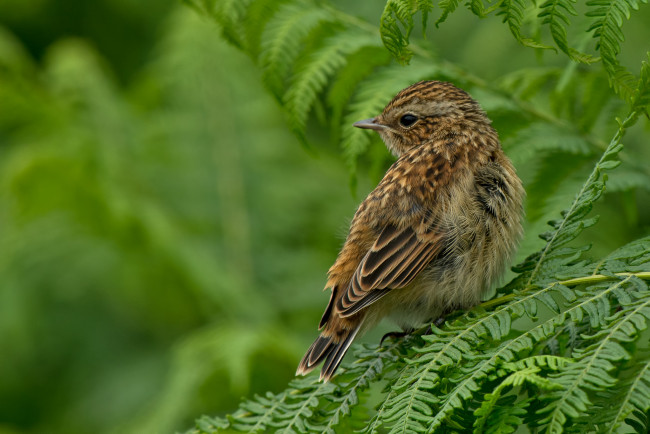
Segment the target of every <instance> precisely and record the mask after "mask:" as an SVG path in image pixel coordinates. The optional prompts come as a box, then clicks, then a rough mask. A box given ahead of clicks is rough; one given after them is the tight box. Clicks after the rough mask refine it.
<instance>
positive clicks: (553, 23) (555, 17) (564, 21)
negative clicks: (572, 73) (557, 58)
mask: <svg viewBox="0 0 650 434" xmlns="http://www.w3.org/2000/svg"><path fill="white" fill-rule="evenodd" d="M573 3H575V0H547V1H546V2H544V4H542V5H541V6H540V9H541V12H540V13H539V15H538V17H539V18H544V19H543V20H542V24H546V25H548V27H549V29H550V31H551V36H552V37H553V41H555V44H556V45H557V47H558V48H559V49H560V50H562V51H563V52H564V53H565V54H567V55H568V56H569V57H570V58H571V59H572V60H576V61H578V62H583V63H591V62H594V61H595V59H594V58H593V57H592V56H590V55H588V54H585V53H581V52H580V51H578V50H577V49H575V48H573V47H571V46H569V41H568V40H567V33H566V27H567V26H569V25H570V24H571V21H570V19H569V17H568V15H574V16H575V15H578V13H577V12H576V10H575V8H574V7H573Z"/></svg>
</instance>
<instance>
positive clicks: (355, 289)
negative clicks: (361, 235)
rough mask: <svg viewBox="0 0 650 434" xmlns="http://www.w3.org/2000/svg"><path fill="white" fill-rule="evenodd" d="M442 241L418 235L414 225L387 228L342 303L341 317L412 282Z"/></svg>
mask: <svg viewBox="0 0 650 434" xmlns="http://www.w3.org/2000/svg"><path fill="white" fill-rule="evenodd" d="M439 238H440V237H439V236H436V234H435V233H432V232H426V233H423V234H418V233H416V231H415V230H414V229H413V227H412V226H407V227H405V228H403V229H398V228H397V227H396V226H394V225H388V226H386V227H385V228H384V229H383V230H382V232H381V233H380V235H379V237H377V240H376V241H375V243H374V244H373V246H372V248H371V249H370V251H368V253H367V254H366V256H365V257H364V258H363V260H362V261H361V263H360V264H359V266H358V267H357V269H356V271H355V273H354V275H353V276H352V279H351V280H350V284H349V285H348V287H347V289H346V290H345V292H344V293H343V294H342V296H341V298H340V299H339V300H338V303H337V310H338V311H339V315H341V316H342V317H348V316H351V315H354V314H355V313H357V312H359V310H361V309H363V308H365V307H366V306H368V305H370V304H372V303H374V302H375V301H377V300H379V299H380V298H381V297H383V296H384V295H386V294H387V293H388V292H389V291H390V289H395V288H403V287H405V286H406V285H408V284H409V283H411V282H412V281H413V279H414V278H415V276H417V275H418V273H419V272H420V271H422V269H423V268H424V267H425V266H426V265H427V264H429V262H431V260H432V259H433V258H434V257H435V255H436V253H437V252H438V251H439V250H440V242H439Z"/></svg>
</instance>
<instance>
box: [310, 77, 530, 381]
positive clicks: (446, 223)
mask: <svg viewBox="0 0 650 434" xmlns="http://www.w3.org/2000/svg"><path fill="white" fill-rule="evenodd" d="M355 126H357V127H359V128H367V129H373V130H376V131H377V132H378V133H379V134H380V136H381V137H382V139H383V140H384V142H385V144H386V146H387V147H388V149H390V150H391V152H392V153H393V154H395V155H396V156H397V157H398V158H397V161H396V162H395V163H394V164H393V165H392V166H391V167H390V168H389V169H388V171H387V172H386V174H385V176H384V178H383V179H382V180H381V182H380V183H379V185H378V186H377V187H376V188H375V189H374V190H373V191H372V192H371V193H370V194H369V195H368V197H367V198H366V199H365V200H364V201H363V202H362V203H361V205H360V206H359V208H358V209H357V212H356V214H355V215H354V218H353V220H352V222H351V224H350V231H349V233H348V236H347V239H346V241H345V244H344V245H343V248H342V249H341V252H340V253H339V255H338V258H337V259H336V262H335V263H334V265H333V266H332V267H331V268H330V270H329V273H328V280H327V284H326V288H330V289H331V291H332V292H331V296H330V301H329V303H328V305H327V308H326V309H325V313H324V314H323V317H322V318H321V321H320V324H319V328H320V329H321V334H320V336H319V337H318V338H317V339H316V341H315V342H314V343H313V344H312V345H311V347H310V348H309V349H308V350H307V353H306V354H305V356H304V357H303V359H302V361H301V362H300V365H299V366H298V371H297V373H298V374H303V375H304V374H307V373H308V372H310V371H312V370H313V369H314V368H315V367H316V366H317V365H318V364H320V363H321V362H324V364H323V368H322V370H321V379H324V380H326V381H327V380H329V379H330V378H331V377H332V375H334V372H335V371H336V369H337V367H338V366H339V364H340V363H341V360H342V359H343V356H344V355H345V353H346V351H347V350H348V348H349V346H350V344H351V343H352V341H353V340H354V339H355V337H356V336H357V335H358V334H359V333H360V332H361V333H362V332H363V331H365V330H368V329H369V328H370V327H372V326H374V325H376V324H377V322H379V321H380V320H381V319H382V318H384V317H389V318H391V319H393V320H394V321H395V322H396V323H397V324H398V325H399V326H400V327H402V329H404V330H405V331H408V330H412V329H413V328H414V327H416V326H418V325H422V324H426V323H427V322H431V321H433V320H435V319H437V318H439V317H440V316H442V315H444V314H445V313H446V312H449V311H451V310H454V309H459V308H460V309H463V308H469V307H471V306H473V305H475V304H477V303H479V302H480V297H481V295H482V294H483V293H484V292H485V291H486V290H487V289H488V288H489V287H490V285H492V284H493V283H494V282H495V280H496V279H497V278H498V277H499V275H500V274H501V273H502V272H503V270H504V268H505V266H506V264H507V262H508V260H509V259H510V257H511V256H512V254H513V252H514V250H515V247H516V245H517V242H518V240H519V238H520V237H521V233H522V228H521V215H522V201H523V197H524V190H523V187H522V185H521V181H520V180H519V178H518V177H517V175H516V173H515V170H514V168H513V166H512V163H511V162H510V160H509V159H508V158H507V157H506V156H505V154H504V153H503V151H502V149H501V145H500V143H499V138H498V135H497V133H496V131H495V130H494V128H492V126H491V122H490V120H489V119H488V118H487V116H486V115H485V113H484V112H483V110H482V109H481V108H480V106H479V105H478V103H476V101H474V100H473V99H472V98H471V97H470V96H469V95H468V94H467V93H466V92H465V91H463V90H461V89H459V88H457V87H455V86H454V85H452V84H450V83H445V82H440V81H423V82H419V83H416V84H414V85H412V86H410V87H408V88H406V89H404V90H402V91H401V92H400V93H398V94H397V96H395V98H393V100H392V101H390V102H389V103H388V105H387V106H386V108H385V109H384V110H383V112H382V113H381V114H380V115H379V116H377V117H375V118H373V119H367V120H364V121H360V122H357V123H356V124H355Z"/></svg>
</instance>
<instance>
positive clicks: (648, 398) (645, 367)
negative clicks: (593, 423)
mask: <svg viewBox="0 0 650 434" xmlns="http://www.w3.org/2000/svg"><path fill="white" fill-rule="evenodd" d="M637 368H638V370H637V372H636V374H635V375H634V376H633V377H632V378H630V379H629V380H628V381H627V382H626V384H625V385H624V386H623V387H624V389H627V391H626V393H625V394H624V395H623V396H622V397H621V398H620V399H616V400H611V401H610V402H611V403H612V404H613V405H614V406H615V407H614V409H615V410H616V413H615V414H614V415H613V417H608V418H606V419H605V420H606V421H607V423H608V424H609V429H608V430H607V431H606V432H607V433H614V432H617V431H616V429H617V428H618V427H619V426H620V425H621V424H623V423H625V421H626V419H627V418H628V417H629V416H630V415H631V414H632V413H633V412H634V411H637V412H642V413H647V412H648V409H650V362H647V363H641V364H638V366H637ZM616 407H618V408H616ZM608 416H609V414H608ZM603 419H604V418H603Z"/></svg>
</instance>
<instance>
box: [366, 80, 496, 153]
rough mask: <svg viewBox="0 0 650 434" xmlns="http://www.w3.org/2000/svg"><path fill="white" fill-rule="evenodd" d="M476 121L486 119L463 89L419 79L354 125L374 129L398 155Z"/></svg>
mask: <svg viewBox="0 0 650 434" xmlns="http://www.w3.org/2000/svg"><path fill="white" fill-rule="evenodd" d="M477 124H478V125H486V126H488V127H489V125H490V121H489V119H488V118H487V116H486V115H485V112H484V111H483V110H482V109H481V107H480V106H479V105H478V103H477V102H476V101H474V100H473V99H472V98H471V97H470V96H469V95H468V94H467V92H465V91H464V90H462V89H459V88H457V87H456V86H454V85H453V84H451V83H447V82H443V81H421V82H419V83H415V84H413V85H411V86H409V87H407V88H406V89H404V90H402V91H401V92H400V93H398V94H397V95H396V96H395V98H393V100H392V101H391V102H389V103H388V105H387V106H386V108H384V110H383V112H382V113H381V114H380V115H379V116H376V117H374V118H370V119H364V120H362V121H359V122H356V123H355V124H354V126H355V127H357V128H365V129H371V130H375V131H377V132H378V133H379V135H380V136H381V138H382V139H383V140H384V143H386V146H387V147H388V149H389V150H390V151H391V152H392V153H393V154H395V155H396V156H400V155H402V154H403V153H405V152H407V151H408V150H410V149H412V148H414V147H416V146H421V145H425V144H427V143H431V142H432V141H433V140H438V139H445V136H453V135H455V134H459V133H460V132H462V131H463V130H467V127H469V128H472V127H473V126H477Z"/></svg>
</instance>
